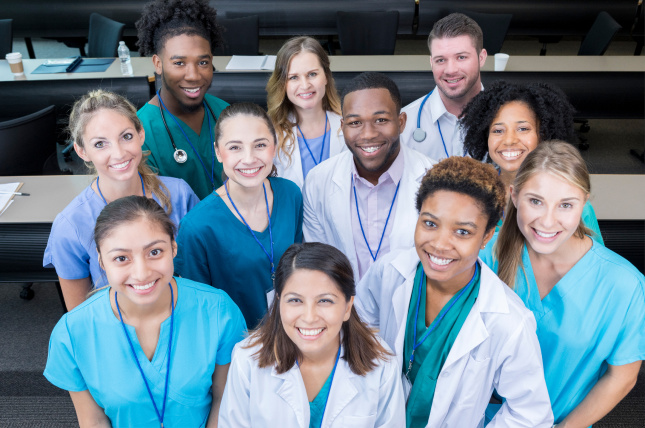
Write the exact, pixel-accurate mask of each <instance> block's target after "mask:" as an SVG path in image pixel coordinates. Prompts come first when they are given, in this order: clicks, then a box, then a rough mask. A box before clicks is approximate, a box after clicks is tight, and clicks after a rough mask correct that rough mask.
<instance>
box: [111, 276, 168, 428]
mask: <svg viewBox="0 0 645 428" xmlns="http://www.w3.org/2000/svg"><path fill="white" fill-rule="evenodd" d="M168 286H169V287H170V338H169V339H168V362H167V363H166V384H165V386H164V389H163V405H162V407H161V413H159V409H158V408H157V404H156V403H155V399H154V397H153V396H152V392H151V391H150V386H149V385H148V380H147V379H146V375H145V374H144V373H143V370H142V369H141V364H139V359H138V358H137V353H136V352H135V351H134V345H132V341H131V340H130V335H128V331H127V330H126V329H125V323H124V322H123V316H122V315H121V308H120V307H119V300H118V299H117V294H119V293H117V292H116V291H115V292H114V302H115V303H116V310H117V311H118V312H119V319H120V320H121V326H122V327H123V333H125V338H126V339H128V344H129V345H130V351H132V357H133V358H134V362H135V363H137V368H138V369H139V373H141V378H142V379H143V383H144V384H145V385H146V390H148V396H149V397H150V401H152V405H153V406H154V408H155V413H157V418H158V419H159V423H160V424H161V428H163V418H164V414H165V413H166V398H167V397H168V379H169V377H170V352H171V351H172V330H173V324H174V318H175V296H174V293H173V292H172V285H170V283H168Z"/></svg>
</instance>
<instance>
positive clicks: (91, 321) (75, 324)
mask: <svg viewBox="0 0 645 428" xmlns="http://www.w3.org/2000/svg"><path fill="white" fill-rule="evenodd" d="M109 299H110V287H104V288H101V289H99V290H97V291H95V292H94V293H92V295H91V296H89V297H88V298H87V299H86V300H85V301H84V302H83V303H81V304H80V305H78V306H77V307H75V308H74V309H72V310H71V311H69V312H67V313H66V314H65V315H63V317H62V318H61V319H60V321H59V322H58V324H64V325H65V326H66V327H67V329H68V330H69V331H70V333H71V332H73V331H78V330H82V331H85V330H94V329H96V328H97V327H98V325H100V321H99V320H104V321H105V319H106V318H107V316H108V315H113V314H112V311H111V310H108V307H109V305H110V303H109ZM115 319H116V318H115ZM58 324H57V325H58Z"/></svg>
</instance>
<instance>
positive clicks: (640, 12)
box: [629, 2, 645, 56]
mask: <svg viewBox="0 0 645 428" xmlns="http://www.w3.org/2000/svg"><path fill="white" fill-rule="evenodd" d="M629 34H631V36H632V39H634V41H635V42H636V49H635V50H634V55H635V56H639V55H640V54H641V52H643V44H645V7H643V3H642V2H639V3H638V8H637V9H636V16H635V17H634V24H632V29H631V31H630V32H629Z"/></svg>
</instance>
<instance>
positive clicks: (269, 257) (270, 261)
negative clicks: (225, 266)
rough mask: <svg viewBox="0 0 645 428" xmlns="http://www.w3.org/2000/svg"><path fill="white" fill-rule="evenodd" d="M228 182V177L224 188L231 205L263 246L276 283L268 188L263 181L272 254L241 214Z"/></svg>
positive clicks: (272, 278)
mask: <svg viewBox="0 0 645 428" xmlns="http://www.w3.org/2000/svg"><path fill="white" fill-rule="evenodd" d="M227 183H228V178H227V179H226V181H225V182H224V189H225V190H226V196H228V200H229V201H231V205H233V208H234V209H235V212H236V213H237V215H239V216H240V218H241V219H242V222H243V223H244V225H245V226H246V228H247V229H249V232H251V235H253V239H255V242H257V243H258V245H259V246H260V248H262V251H264V254H266V255H267V258H268V259H269V263H271V281H272V282H274V283H275V267H274V264H273V232H271V213H270V212H269V199H268V198H267V188H266V186H265V185H264V183H262V189H264V202H266V204H267V216H268V217H269V240H270V241H271V255H269V252H268V251H267V249H266V248H265V247H264V245H262V243H261V242H260V240H259V239H258V237H257V236H256V235H255V232H253V229H251V226H249V224H248V223H247V222H246V220H244V217H242V214H240V211H239V210H238V209H237V207H236V206H235V202H233V199H232V198H231V195H230V193H228V186H227Z"/></svg>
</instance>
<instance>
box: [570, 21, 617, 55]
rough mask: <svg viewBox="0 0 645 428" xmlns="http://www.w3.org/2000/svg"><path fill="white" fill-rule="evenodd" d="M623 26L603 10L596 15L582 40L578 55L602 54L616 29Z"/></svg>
mask: <svg viewBox="0 0 645 428" xmlns="http://www.w3.org/2000/svg"><path fill="white" fill-rule="evenodd" d="M621 28H623V27H622V26H621V25H620V24H619V23H617V22H616V21H615V20H614V18H612V17H611V15H610V14H608V13H607V12H605V11H602V12H600V13H599V14H598V16H597V17H596V20H595V21H594V23H593V25H592V26H591V28H590V29H589V32H588V33H587V35H586V36H585V38H584V39H583V40H582V43H581V44H580V49H579V50H578V55H604V54H605V51H606V50H607V48H608V47H609V44H610V43H611V39H613V38H614V36H615V35H616V33H617V32H618V30H620V29H621Z"/></svg>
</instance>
